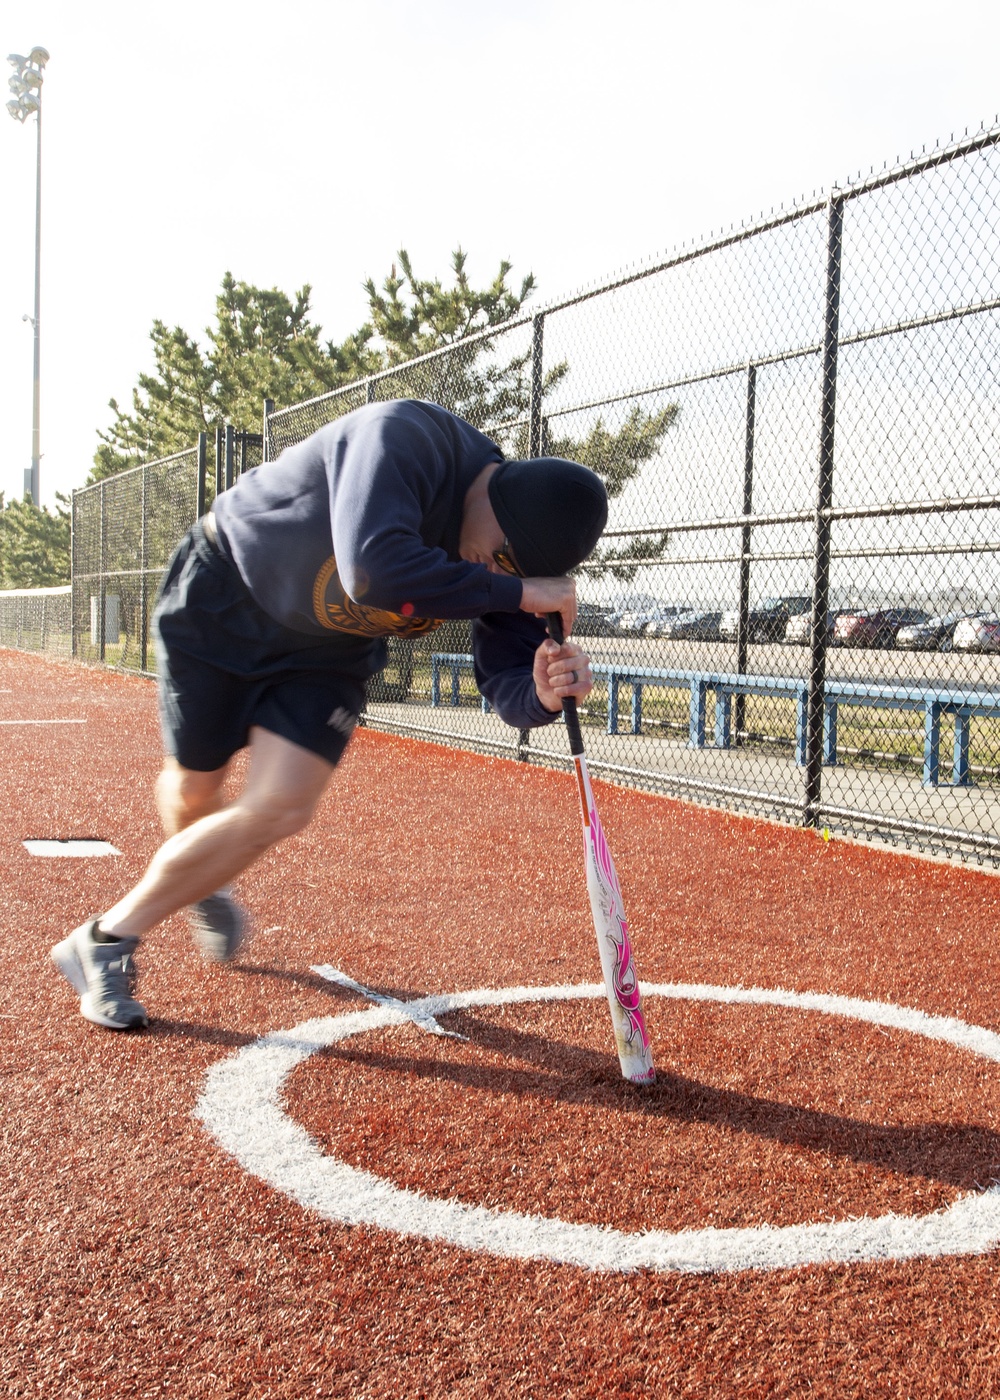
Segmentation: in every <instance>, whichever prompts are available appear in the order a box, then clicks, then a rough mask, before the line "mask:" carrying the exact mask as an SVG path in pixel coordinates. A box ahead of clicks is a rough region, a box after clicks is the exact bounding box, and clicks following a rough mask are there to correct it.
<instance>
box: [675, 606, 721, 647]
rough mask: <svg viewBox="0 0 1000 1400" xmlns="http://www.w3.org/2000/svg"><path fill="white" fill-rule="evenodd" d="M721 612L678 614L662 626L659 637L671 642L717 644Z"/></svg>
mask: <svg viewBox="0 0 1000 1400" xmlns="http://www.w3.org/2000/svg"><path fill="white" fill-rule="evenodd" d="M721 617H722V613H721V612H686V613H680V614H678V616H677V617H675V618H672V619H671V620H670V621H669V622H665V623H664V624H663V631H662V632H661V634H660V635H661V636H663V637H669V638H670V639H671V640H672V641H679V640H682V639H683V640H684V641H696V642H717V641H718V640H719V619H720V618H721Z"/></svg>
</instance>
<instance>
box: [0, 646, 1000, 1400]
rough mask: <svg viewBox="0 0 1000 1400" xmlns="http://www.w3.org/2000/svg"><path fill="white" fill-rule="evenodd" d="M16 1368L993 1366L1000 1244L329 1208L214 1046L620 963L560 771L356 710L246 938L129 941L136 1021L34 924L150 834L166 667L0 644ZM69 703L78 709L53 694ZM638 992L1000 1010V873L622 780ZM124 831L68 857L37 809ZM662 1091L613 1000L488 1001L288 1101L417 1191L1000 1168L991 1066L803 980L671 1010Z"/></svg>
mask: <svg viewBox="0 0 1000 1400" xmlns="http://www.w3.org/2000/svg"><path fill="white" fill-rule="evenodd" d="M12 719H18V720H21V719H32V720H58V721H62V723H57V724H44V725H43V724H31V725H23V724H0V745H2V746H3V759H4V761H3V764H2V767H0V772H2V775H3V784H4V786H3V790H2V793H0V811H2V813H3V816H2V818H0V821H2V830H3V843H2V852H3V861H4V878H5V883H6V898H5V900H4V916H3V917H4V924H5V936H4V938H3V940H2V943H0V975H2V978H3V984H4V986H5V988H6V996H5V998H4V1005H3V1009H2V1013H0V1016H2V1019H0V1078H2V1084H3V1097H4V1101H3V1107H4V1113H3V1120H2V1123H3V1126H2V1132H3V1153H2V1157H0V1189H2V1194H3V1200H4V1202H5V1210H4V1217H5V1218H4V1221H3V1229H2V1234H0V1267H2V1273H0V1303H2V1307H0V1387H2V1392H3V1393H4V1394H5V1395H10V1396H18V1397H20V1396H39V1395H43V1394H44V1395H46V1396H48V1397H52V1396H58V1397H64V1396H65V1397H77V1396H80V1397H84V1396H85V1397H105V1396H106V1397H112V1396H115V1397H119V1396H159V1395H177V1396H198V1397H202V1396H204V1397H230V1396H231V1397H243V1396H247V1397H249V1396H262V1397H263V1396H266V1397H282V1400H285V1398H286V1397H287V1400H298V1397H304V1396H307V1395H323V1396H339V1395H344V1396H358V1397H367V1396H390V1397H395V1396H427V1397H431V1396H435V1397H436V1396H480V1395H512V1396H538V1397H542V1396H546V1397H548V1396H552V1397H555V1396H577V1395H580V1396H583V1395H595V1396H597V1395H601V1396H608V1395H628V1394H635V1395H638V1394H645V1395H651V1394H656V1395H692V1396H693V1395H699V1396H705V1395H711V1396H725V1395H741V1396H759V1395H760V1396H763V1395H775V1396H778V1395H798V1394H801V1393H804V1392H809V1393H816V1394H829V1395H832V1394H836V1395H861V1394H865V1395H887V1396H888V1395H893V1396H896V1395H907V1396H941V1395H958V1394H963V1395H992V1394H994V1393H995V1392H996V1390H997V1389H998V1384H1000V1346H998V1337H997V1328H998V1321H1000V1303H998V1286H997V1285H998V1269H997V1255H996V1254H995V1253H988V1254H985V1255H983V1256H980V1257H975V1256H970V1257H961V1256H960V1257H955V1258H947V1257H945V1258H933V1259H926V1258H924V1259H916V1260H912V1261H909V1262H888V1263H877V1264H875V1263H867V1264H828V1265H822V1266H810V1267H804V1268H798V1269H785V1270H781V1271H777V1272H764V1271H760V1270H751V1271H744V1272H737V1273H718V1274H707V1275H706V1274H699V1275H692V1274H681V1273H654V1272H651V1271H641V1272H638V1273H631V1274H619V1273H594V1272H591V1271H588V1270H586V1269H582V1268H579V1267H576V1266H571V1265H565V1264H554V1263H549V1262H539V1261H537V1260H503V1259H500V1258H498V1257H497V1256H496V1255H494V1254H490V1253H474V1252H471V1251H466V1250H463V1249H460V1248H457V1247H455V1246H452V1245H445V1244H440V1243H436V1244H435V1243H430V1242H427V1241H425V1240H423V1239H419V1238H412V1237H406V1236H401V1235H399V1234H396V1233H392V1232H390V1231H388V1230H384V1229H379V1228H376V1227H371V1226H363V1227H348V1226H344V1225H339V1224H335V1223H332V1222H330V1221H328V1220H324V1219H322V1218H320V1217H319V1216H318V1215H316V1214H314V1213H312V1212H310V1211H308V1210H306V1209H304V1208H303V1207H301V1206H299V1205H297V1204H296V1203H295V1202H294V1201H293V1200H291V1199H289V1198H288V1197H287V1196H286V1195H284V1194H282V1192H280V1191H278V1190H276V1189H274V1188H272V1187H269V1186H266V1185H264V1184H263V1183H261V1182H259V1181H258V1180H256V1179H254V1178H252V1177H250V1176H248V1175H247V1174H246V1172H245V1171H244V1170H243V1169H242V1168H241V1167H240V1166H239V1165H238V1164H237V1163H236V1162H234V1161H233V1160H232V1158H230V1157H228V1156H227V1155H226V1154H225V1153H224V1152H223V1151H222V1150H221V1149H220V1148H219V1147H218V1146H217V1145H216V1143H215V1142H214V1140H213V1139H212V1137H211V1136H210V1135H209V1133H208V1132H207V1130H206V1128H205V1127H204V1126H203V1125H202V1123H200V1122H199V1121H198V1120H197V1119H196V1118H195V1116H194V1109H195V1105H196V1102H197V1101H198V1098H199V1095H200V1093H201V1092H202V1088H203V1086H204V1083H205V1078H206V1074H207V1072H208V1070H209V1068H210V1067H211V1066H212V1065H213V1064H215V1063H216V1062H218V1061H220V1060H221V1059H224V1058H226V1057H228V1056H231V1055H232V1054H233V1052H234V1051H235V1050H237V1049H238V1048H239V1047H241V1046H244V1045H248V1044H250V1043H251V1042H253V1041H254V1040H255V1039H256V1038H257V1037H258V1036H261V1035H262V1034H264V1033H266V1032H268V1031H272V1030H277V1029H281V1028H290V1027H293V1026H296V1025H298V1024H299V1023H301V1022H303V1021H305V1020H308V1019H310V1018H315V1017H330V1016H336V1015H339V1014H340V1013H342V1012H345V1011H348V1010H354V1009H360V1008H362V1007H364V1006H366V1005H367V1003H366V1002H365V1001H364V999H363V998H361V997H360V996H358V995H357V994H355V993H350V992H346V991H343V990H341V989H339V988H337V987H335V986H332V985H331V984H329V983H328V982H325V981H324V980H323V979H322V978H320V977H319V976H317V975H316V974H314V973H312V972H310V971H309V968H310V966H311V965H313V964H320V963H332V964H334V965H335V966H337V967H339V968H341V969H342V970H344V971H345V972H347V973H348V974H350V975H351V976H352V977H354V978H356V979H357V980H358V981H360V982H363V983H365V984H367V985H368V986H371V987H374V988H377V989H378V990H380V991H382V992H388V993H390V994H393V995H396V996H399V997H401V998H403V999H404V1000H405V999H410V998H414V997H418V996H424V995H427V994H431V993H439V992H440V993H448V992H453V991H457V990H461V989H468V988H477V987H496V988H504V987H511V986H520V985H528V986H545V985H549V984H562V983H578V982H593V981H596V980H597V979H598V977H599V969H598V965H597V956H596V951H595V949H594V947H593V932H592V929H591V926H590V921H589V911H588V906H587V903H586V897H585V892H584V888H583V882H582V876H581V852H580V848H579V835H578V824H577V816H576V807H575V802H576V798H575V793H574V790H573V786H572V781H571V779H570V778H569V777H568V776H567V775H564V774H557V773H549V772H546V771H543V770H538V769H528V768H524V767H519V766H517V765H514V764H512V763H505V762H500V761H495V760H490V759H485V758H480V757H476V756H472V755H466V754H455V753H451V752H448V751H446V750H443V749H437V748H434V747H430V746H424V745H420V744H416V743H411V742H408V741H404V740H399V739H394V738H390V737H386V736H381V735H375V734H372V733H369V732H362V733H360V734H359V735H358V736H357V739H356V742H355V744H354V746H353V748H352V751H351V754H350V757H349V759H348V761H347V762H346V763H345V765H344V766H343V768H342V770H341V772H340V774H339V775H338V777H337V779H336V780H335V783H334V786H333V788H332V790H331V793H330V795H329V797H328V798H327V800H326V801H325V803H324V805H323V808H322V811H321V813H320V816H319V818H318V820H317V821H316V822H315V823H314V825H313V827H312V828H311V829H310V830H309V831H308V832H306V833H304V834H303V835H301V836H299V837H297V838H295V839H294V840H292V841H289V842H288V843H286V844H285V845H284V846H283V847H282V848H281V849H280V850H279V851H277V852H273V853H271V854H270V855H269V856H267V857H266V858H265V859H264V860H263V861H262V862H261V863H260V865H259V866H258V867H257V868H256V869H255V870H254V871H252V872H251V873H250V874H249V875H247V876H246V877H244V879H243V881H242V883H241V892H242V895H243V897H244V898H245V900H246V901H247V903H248V904H249V905H250V906H251V908H252V910H253V913H254V917H255V920H256V923H257V929H258V932H257V935H256V938H255V941H254V943H253V945H252V947H251V949H250V952H249V954H248V956H247V958H246V960H245V962H244V963H243V964H242V965H241V966H239V967H237V968H230V969H205V968H203V967H202V966H201V965H200V964H199V962H198V960H197V958H196V956H195V955H194V953H193V951H192V950H191V949H190V947H189V945H188V938H187V933H186V928H185V925H184V923H183V920H181V919H176V920H172V921H171V922H170V923H169V924H168V925H166V926H164V928H163V929H162V930H161V931H160V932H159V935H158V936H152V937H150V939H149V940H148V941H147V944H146V946H145V947H144V949H143V950H142V958H141V964H142V969H143V985H142V995H143V1000H144V1001H146V1003H147V1005H149V1007H150V1009H151V1011H152V1013H153V1015H154V1017H155V1018H156V1019H155V1021H154V1024H153V1026H152V1027H151V1028H150V1030H149V1031H148V1032H147V1033H146V1034H144V1035H141V1036H115V1035H112V1034H109V1033H106V1032H101V1031H99V1030H97V1029H95V1028H93V1027H90V1026H88V1025H87V1024H86V1023H85V1022H84V1021H83V1020H82V1019H80V1017H79V1016H78V1015H77V1014H76V1010H75V1002H74V1000H73V998H72V996H71V994H70V992H69V990H68V988H67V987H66V986H65V984H64V983H62V981H61V979H60V978H59V977H58V976H57V975H56V974H55V973H54V972H52V971H51V970H50V968H49V964H48V961H47V955H48V948H49V946H50V944H51V943H53V942H55V941H56V940H57V939H58V938H59V937H61V936H62V934H63V933H64V932H65V931H66V930H67V929H68V928H69V927H71V926H72V925H74V924H75V923H77V922H79V921H80V920H81V919H82V918H83V917H85V916H86V915H88V914H90V913H92V912H94V911H95V910H97V909H99V908H100V907H101V906H102V905H106V904H108V903H109V902H110V901H111V897H112V896H113V895H115V894H116V893H117V892H118V891H119V890H120V889H121V888H122V887H123V885H124V884H125V883H126V882H127V881H130V880H131V879H132V878H133V877H134V876H136V875H137V874H138V873H139V872H140V870H141V868H142V866H143V865H144V863H145V861H146V859H147V858H148V856H149V855H150V854H151V852H152V850H153V849H154V848H155V845H156V843H157V840H158V829H157V823H156V817H155V812H154V808H153V803H152V780H153V777H154V775H155V772H156V769H157V766H158V741H157V731H156V720H155V706H154V697H153V691H152V688H151V687H150V686H149V685H148V683H146V682H144V681H140V680H136V679H132V678H129V677H120V676H115V675H110V674H106V673H102V672H99V671H90V670H83V669H79V668H75V667H72V666H68V665H60V664H56V663H50V662H45V661H42V660H40V659H38V658H33V657H25V656H21V655H19V654H17V653H13V652H10V651H0V720H12ZM70 720H73V721H76V720H82V721H84V722H83V723H67V722H66V721H70ZM599 800H600V804H601V812H602V817H603V820H604V824H605V827H606V829H607V832H608V837H609V841H610V843H611V847H612V850H613V851H614V854H615V860H616V863H617V865H618V870H619V874H620V876H621V880H622V885H623V888H624V891H625V895H626V900H627V903H628V906H629V913H630V916H631V923H632V927H633V931H634V934H635V942H636V955H637V959H638V963H639V967H640V970H641V972H642V975H643V978H644V980H646V981H648V982H685V983H689V982H690V983H713V984H725V985H730V986H731V985H736V984H741V985H743V986H747V987H750V986H759V987H770V988H774V987H782V988H788V989H792V990H796V991H818V992H824V993H831V994H836V995H846V996H855V997H865V998H872V999H878V1000H884V1001H889V1002H894V1003H898V1004H901V1005H903V1006H906V1007H914V1008H919V1009H920V1010H922V1011H925V1012H928V1013H931V1014H936V1015H942V1016H954V1017H960V1018H962V1019H964V1020H965V1021H968V1022H971V1023H974V1024H975V1025H979V1026H984V1027H987V1028H990V1029H993V1030H1000V985H998V980H997V978H996V976H995V973H994V962H995V948H996V926H997V895H998V892H1000V885H998V883H997V881H996V879H995V877H992V876H988V875H985V874H982V873H979V872H976V871H969V870H963V869H957V868H953V867H950V866H946V865H943V864H933V863H929V862H923V861H920V860H918V859H914V858H910V857H906V856H896V855H893V854H889V853H886V852H881V851H876V850H868V849H865V848H862V847H854V846H849V845H846V844H843V843H838V842H836V841H833V842H830V843H829V844H825V843H823V842H822V841H820V840H818V839H817V838H816V837H815V836H813V835H811V834H808V833H804V832H801V831H797V830H792V829H788V828H783V827H778V826H772V825H768V824H765V823H760V822H754V821H750V820H748V819H745V818H735V817H728V816H725V815H722V814H720V813H718V812H713V811H704V810H701V809H698V808H695V807H693V806H687V805H682V804H678V803H675V802H671V801H667V800H664V799H662V798H657V797H652V796H648V795H644V794H639V793H634V792H627V791H623V790H619V789H615V788H611V787H607V786H603V785H602V786H601V787H600V790H599ZM70 836H98V837H103V838H106V839H108V840H110V841H112V842H113V843H114V844H115V845H116V846H118V847H119V848H120V849H121V850H122V852H123V855H122V856H121V857H120V858H110V859H86V860H58V861H56V860H43V859H38V858H33V857H31V856H29V855H28V854H27V852H26V851H25V850H24V848H23V846H22V845H21V842H22V841H23V840H25V839H28V838H32V837H70ZM647 1015H648V1020H649V1023H650V1030H651V1033H652V1036H653V1041H654V1049H655V1052H656V1056H657V1066H658V1071H659V1079H658V1083H657V1086H656V1088H655V1089H654V1090H653V1091H652V1092H649V1093H645V1094H643V1093H642V1092H640V1091H636V1090H633V1089H631V1088H629V1087H628V1086H625V1085H624V1084H623V1083H622V1082H621V1080H620V1078H619V1077H618V1069H617V1058H616V1056H615V1054H614V1050H613V1046H612V1044H611V1036H610V1030H609V1028H608V1024H607V1012H606V1008H604V1007H602V1005H601V1004H600V1002H598V1001H589V1000H588V1001H578V1002H566V1003H555V1002H537V1003H536V1002H533V1003H528V1004H526V1005H520V1006H518V1005H515V1006H500V1007H485V1008H471V1009H469V1010H468V1011H463V1012H456V1013H453V1014H451V1015H450V1016H448V1017H447V1018H445V1023H446V1024H447V1026H448V1027H449V1028H451V1029H454V1030H459V1031H461V1032H463V1033H465V1034H467V1035H468V1036H469V1040H468V1041H466V1042H460V1041H457V1040H455V1039H437V1038H434V1037H432V1036H428V1035H425V1034H422V1033H421V1032H420V1031H419V1030H417V1029H416V1028H414V1027H412V1026H404V1027H402V1028H400V1029H392V1030H382V1031H376V1032H372V1033H370V1034H367V1035H364V1036H359V1037H357V1038H355V1039H352V1040H349V1041H345V1042H343V1043H341V1044H339V1045H337V1046H333V1047H331V1048H330V1049H329V1050H326V1051H323V1052H321V1053H318V1054H315V1055H313V1056H311V1057H310V1058H309V1059H307V1060H305V1062H304V1063H303V1064H301V1065H300V1066H299V1068H298V1069H296V1070H295V1071H294V1073H293V1074H292V1075H291V1076H290V1078H289V1080H288V1083H287V1085H286V1091H287V1092H286V1104H287V1110H288V1113H289V1115H290V1116H291V1117H292V1118H294V1119H295V1120H297V1121H298V1122H299V1123H301V1124H302V1125H303V1126H304V1127H306V1128H307V1129H308V1131H309V1132H310V1133H311V1134H312V1136H313V1137H314V1139H315V1140H316V1141H317V1142H318V1143H320V1144H321V1145H322V1147H323V1149H324V1150H325V1151H326V1152H327V1153H329V1154H336V1155H337V1156H338V1157H340V1158H341V1159H343V1160H345V1161H347V1162H349V1163H351V1164H352V1165H356V1166H362V1167H364V1168H366V1169H367V1170H368V1171H371V1172H374V1173H376V1174H377V1175H379V1176H381V1177H385V1178H388V1179H390V1180H391V1181H392V1182H394V1183H396V1184H397V1185H399V1186H409V1187H413V1188H418V1189H422V1190H424V1191H425V1192H426V1193H428V1195H433V1196H441V1197H451V1196H455V1197H459V1198H461V1199H462V1200H465V1201H469V1202H472V1203H479V1204H483V1205H487V1206H492V1207H495V1208H497V1209H499V1210H509V1211H514V1210H516V1211H522V1212H535V1213H538V1214H541V1215H546V1216H558V1217H561V1218H563V1219H566V1220H569V1221H578V1222H590V1223H595V1224H598V1225H603V1224H606V1225H610V1226H614V1227H615V1228H616V1229H619V1230H624V1231H642V1230H650V1229H653V1230H685V1229H691V1228H698V1227H701V1226H704V1225H708V1224H710V1225H715V1226H719V1227H731V1226H741V1225H744V1226H745V1225H751V1226H752V1225H756V1224H766V1223H772V1224H776V1225H793V1224H797V1223H799V1222H802V1221H819V1220H843V1219H848V1218H850V1217H853V1216H872V1215H883V1214H886V1213H888V1212H890V1211H893V1212H897V1213H899V1214H901V1215H904V1216H911V1215H912V1216H920V1215H923V1214H925V1213H926V1212H928V1211H932V1210H936V1209H940V1208H943V1207H945V1206H947V1205H949V1204H950V1203H951V1202H952V1201H954V1200H955V1199H956V1198H957V1197H958V1196H960V1195H962V1194H963V1193H968V1192H974V1191H977V1190H978V1189H979V1188H980V1187H982V1186H983V1185H986V1184H988V1183H989V1182H990V1181H991V1180H992V1179H993V1178H995V1177H997V1176H1000V1136H998V1133H1000V1127H998V1110H1000V1065H997V1064H993V1063H990V1062H988V1061H985V1060H983V1059H980V1058H977V1057H975V1056H973V1055H971V1054H969V1053H967V1052H966V1051H962V1050H958V1049H955V1048H953V1047H950V1046H947V1045H942V1044H940V1043H936V1042H931V1041H927V1040H924V1039H921V1038H918V1037H915V1036H913V1035H910V1034H906V1033H904V1032H901V1031H894V1030H886V1029H885V1028H879V1027H875V1026H871V1025H863V1024H860V1023H858V1022H854V1021H849V1020H846V1019H844V1018H842V1017H833V1016H816V1015H813V1014H812V1013H809V1012H804V1011H799V1010H789V1009H786V1008H781V1007H761V1006H720V1005H717V1004H714V1003H696V1002H692V1001H684V1000H681V1001H667V1000H665V999H662V998H651V999H649V1001H648V1002H647Z"/></svg>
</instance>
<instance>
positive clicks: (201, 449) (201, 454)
mask: <svg viewBox="0 0 1000 1400" xmlns="http://www.w3.org/2000/svg"><path fill="white" fill-rule="evenodd" d="M207 476H208V434H207V433H199V434H198V488H197V500H196V503H195V512H196V515H197V518H198V519H199V520H200V519H201V517H202V516H203V515H204V514H205V488H206V485H207V482H206V477H207ZM142 489H143V493H144V494H145V490H146V477H145V474H143V478H142Z"/></svg>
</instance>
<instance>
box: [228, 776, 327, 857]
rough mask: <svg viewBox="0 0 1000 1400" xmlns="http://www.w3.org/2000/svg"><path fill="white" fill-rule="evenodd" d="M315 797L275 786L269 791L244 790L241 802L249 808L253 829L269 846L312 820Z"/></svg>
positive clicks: (292, 834) (291, 834)
mask: <svg viewBox="0 0 1000 1400" xmlns="http://www.w3.org/2000/svg"><path fill="white" fill-rule="evenodd" d="M317 800H318V799H317V798H315V797H314V796H313V795H312V794H311V793H306V792H301V791H297V790H295V789H294V788H292V789H283V788H279V789H277V790H272V791H270V792H253V793H245V794H244V796H243V798H242V799H241V805H243V806H245V807H246V808H247V809H248V810H249V812H250V813H251V815H252V817H253V825H254V828H255V830H256V831H257V832H259V834H260V837H261V839H262V840H263V841H265V842H266V844H267V845H268V846H270V845H273V844H274V842H275V841H281V840H283V839H284V838H285V837H286V836H294V835H295V833H296V832H297V831H302V829H303V828H304V827H307V826H308V825H309V823H310V822H311V821H312V818H313V813H314V812H315V810H316V802H317Z"/></svg>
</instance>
